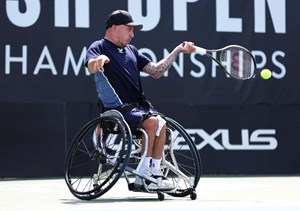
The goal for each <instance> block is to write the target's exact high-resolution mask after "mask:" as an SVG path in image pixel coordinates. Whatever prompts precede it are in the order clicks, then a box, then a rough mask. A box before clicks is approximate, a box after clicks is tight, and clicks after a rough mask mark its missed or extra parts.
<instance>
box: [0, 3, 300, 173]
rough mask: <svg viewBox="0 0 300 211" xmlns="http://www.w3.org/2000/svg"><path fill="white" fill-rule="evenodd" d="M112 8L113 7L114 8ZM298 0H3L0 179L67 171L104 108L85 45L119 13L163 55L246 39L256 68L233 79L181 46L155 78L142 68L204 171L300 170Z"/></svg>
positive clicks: (139, 42) (153, 55) (143, 43)
mask: <svg viewBox="0 0 300 211" xmlns="http://www.w3.org/2000/svg"><path fill="white" fill-rule="evenodd" d="M116 5H117V6H116ZM299 7H300V1H297V0H289V1H287V0H253V1H243V0H201V1H200V0H167V1H166V0H125V1H124V0H102V1H91V0H86V1H81V0H74V1H68V0H52V1H41V0H30V1H29V0H3V1H0V10H1V12H0V23H1V24H0V30H1V34H0V36H1V39H0V55H1V56H0V128H1V139H0V164H1V165H0V177H44V176H47V177H48V176H62V175H63V166H64V158H65V155H66V151H67V148H68V145H69V143H70V142H71V141H72V138H73V137H74V136H75V134H76V132H77V131H78V130H79V129H80V127H81V126H83V125H84V124H85V123H86V122H88V121H89V120H91V119H93V118H94V117H96V116H98V115H99V110H98V109H97V94H96V90H95V85H94V81H93V78H92V76H91V75H90V74H89V73H88V71H87V70H86V69H85V67H84V65H83V62H84V57H85V53H86V51H87V48H88V47H89V46H90V44H91V43H92V42H94V41H95V40H98V39H101V38H103V36H104V33H105V20H106V18H107V16H108V15H109V14H110V13H111V12H112V11H113V10H116V9H125V10H128V11H129V12H130V13H131V14H132V16H133V19H134V21H135V22H140V23H143V25H144V28H143V29H142V30H141V31H136V32H135V37H134V39H133V41H132V44H134V45H135V46H136V47H137V48H138V49H139V50H140V52H141V53H143V54H145V55H146V56H148V57H149V58H150V59H151V60H152V61H153V62H157V61H159V60H161V59H162V58H164V57H165V56H166V55H168V54H169V53H170V52H171V51H172V50H173V48H174V47H176V46H177V45H178V44H180V43H181V42H183V41H186V40H188V41H193V42H194V43H195V44H196V45H198V46H201V47H204V48H208V49H217V48H221V47H224V46H226V45H230V44H238V45H242V46H244V47H246V48H248V49H249V50H251V52H252V53H253V55H254V56H255V58H256V60H257V67H258V69H259V70H261V69H263V68H268V69H270V70H271V71H272V77H271V78H270V79H269V80H263V79H262V78H260V76H259V75H257V76H256V77H255V78H253V79H251V80H247V81H237V80H235V79H232V78H229V77H228V76H226V75H225V73H224V71H223V70H222V69H221V68H219V67H218V66H217V65H216V64H215V63H214V62H213V61H211V60H210V59H208V58H206V57H202V56H201V55H199V54H196V53H193V54H191V55H186V54H180V55H179V57H178V59H177V60H176V61H175V62H174V64H173V65H172V67H171V68H170V69H169V70H168V71H167V72H166V73H165V74H164V76H162V77H161V78H160V79H158V80H156V79H154V78H152V77H150V76H148V75H146V74H144V73H141V76H142V82H143V86H144V91H145V94H146V96H147V97H148V99H149V100H150V101H151V102H152V104H153V105H154V106H155V107H157V109H158V110H159V111H160V112H162V113H164V114H166V115H167V116H169V117H171V118H173V119H175V120H176V121H178V122H179V123H180V124H182V125H183V126H184V127H185V128H186V130H187V131H188V133H189V134H190V135H191V137H192V138H193V139H194V140H195V143H196V145H197V148H198V150H199V152H200V154H201V157H202V161H203V174H206V175H212V174H222V175H223V174H228V175H254V174H299V173H300V154H299V153H297V152H296V151H297V149H299V148H300V142H299V138H300V114H299V112H300V111H299V105H300V94H299V93H300V83H299V76H300V74H299V73H298V71H299V64H298V63H299V62H298V60H299V58H298V57H299V56H298V54H297V53H296V52H297V51H298V50H300V45H299V44H298V37H299V33H300V28H299V27H298V26H300V13H299V12H298V8H299Z"/></svg>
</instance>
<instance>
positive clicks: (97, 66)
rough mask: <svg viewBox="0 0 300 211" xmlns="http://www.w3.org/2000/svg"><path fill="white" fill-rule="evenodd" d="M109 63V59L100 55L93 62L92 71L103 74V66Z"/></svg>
mask: <svg viewBox="0 0 300 211" xmlns="http://www.w3.org/2000/svg"><path fill="white" fill-rule="evenodd" d="M108 62H110V59H109V58H108V57H107V56H105V55H103V54H102V55H100V56H98V57H97V58H96V59H95V60H94V71H95V72H96V71H99V72H103V71H104V67H103V66H104V64H107V63H108Z"/></svg>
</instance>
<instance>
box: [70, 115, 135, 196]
mask: <svg viewBox="0 0 300 211" xmlns="http://www.w3.org/2000/svg"><path fill="white" fill-rule="evenodd" d="M131 144H132V136H131V132H130V129H129V128H128V126H127V124H126V123H124V121H122V120H121V119H119V118H117V117H111V116H110V117H107V116H105V117H98V118H95V119H94V120H92V121H90V122H88V123H87V124H86V125H85V126H84V127H83V128H82V129H81V130H80V131H79V132H78V134H77V135H76V136H75V138H74V139H73V141H72V143H71V145H70V147H69V150H68V154H67V157H66V162H65V181H66V183H67V185H68V187H69V189H70V191H71V193H72V194H73V195H74V196H75V197H77V198H79V199H82V200H91V199H95V198H98V197H100V196H101V195H103V194H105V193H106V192H107V191H108V190H110V189H111V188H112V187H113V186H114V184H115V183H116V182H117V181H118V179H119V178H120V177H121V175H122V173H123V172H124V169H125V167H126V165H127V162H128V159H129V156H130V153H131Z"/></svg>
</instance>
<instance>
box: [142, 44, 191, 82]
mask: <svg viewBox="0 0 300 211" xmlns="http://www.w3.org/2000/svg"><path fill="white" fill-rule="evenodd" d="M194 51H195V46H194V43H192V42H185V43H184V44H183V43H182V44H180V45H178V46H177V47H176V48H175V49H174V50H173V51H172V52H171V53H170V54H169V55H168V56H167V57H165V58H164V59H162V60H160V61H159V62H157V63H153V62H150V63H149V64H147V65H146V66H145V67H144V68H143V72H145V73H148V74H149V75H151V76H152V77H153V78H160V77H161V76H162V75H163V74H164V73H165V72H166V71H167V70H168V69H169V68H170V67H171V65H172V63H173V62H174V61H175V60H176V59H177V57H178V55H179V53H192V52H194Z"/></svg>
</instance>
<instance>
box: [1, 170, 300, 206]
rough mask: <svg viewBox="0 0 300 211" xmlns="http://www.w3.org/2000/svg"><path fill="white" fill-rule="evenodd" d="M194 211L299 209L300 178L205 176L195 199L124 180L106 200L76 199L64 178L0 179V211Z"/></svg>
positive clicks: (118, 183) (111, 191) (113, 189)
mask: <svg viewBox="0 0 300 211" xmlns="http://www.w3.org/2000/svg"><path fill="white" fill-rule="evenodd" d="M11 210H30V211H36V210H39V211H41V210H43V211H44V210H46V211H47V210H62V211H64V210H68V211H79V210H80V211H81V210H82V211H94V210H95V211H96V210H98V211H99V210H101V211H106V210H108V211H113V210H120V211H123V210H124V211H127V210H128V211H129V210H130V211H134V210H139V211H141V210H143V211H148V210H149V211H150V210H153V211H158V210H163V211H167V210H172V211H194V210H197V211H199V210H230V211H235V210H243V211H244V210H246V211H247V210H255V211H256V210H284V211H286V210H297V211H299V210H300V176H297V177H296V176H294V177H202V178H201V180H200V182H199V184H198V187H197V199H196V200H194V201H192V200H191V199H190V198H189V197H184V198H174V197H172V196H169V195H167V194H166V195H165V200H164V201H159V200H158V199H157V195H156V194H147V193H136V192H131V191H129V190H128V189H127V183H126V181H125V179H123V178H121V179H120V180H119V181H118V182H117V184H116V185H115V186H114V187H113V188H112V189H111V190H110V191H109V192H108V193H106V194H105V195H103V196H102V197H100V198H98V199H95V200H92V201H81V200H79V199H76V198H75V197H74V196H73V195H72V194H71V193H70V191H69V190H68V188H67V186H66V184H65V182H64V180H63V179H39V180H1V181H0V211H11Z"/></svg>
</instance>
